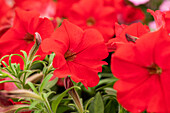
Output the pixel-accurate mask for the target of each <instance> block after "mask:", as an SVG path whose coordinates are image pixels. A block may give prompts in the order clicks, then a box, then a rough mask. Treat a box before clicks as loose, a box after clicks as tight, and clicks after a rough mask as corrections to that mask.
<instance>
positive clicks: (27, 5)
mask: <svg viewBox="0 0 170 113" xmlns="http://www.w3.org/2000/svg"><path fill="white" fill-rule="evenodd" d="M15 7H19V8H21V9H23V10H26V11H32V10H35V11H37V12H39V13H40V16H42V17H53V16H55V14H56V3H55V2H54V0H15Z"/></svg>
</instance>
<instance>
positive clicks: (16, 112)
mask: <svg viewBox="0 0 170 113" xmlns="http://www.w3.org/2000/svg"><path fill="white" fill-rule="evenodd" d="M22 109H29V107H20V108H18V109H17V110H16V111H15V112H14V113H18V112H19V111H20V110H22Z"/></svg>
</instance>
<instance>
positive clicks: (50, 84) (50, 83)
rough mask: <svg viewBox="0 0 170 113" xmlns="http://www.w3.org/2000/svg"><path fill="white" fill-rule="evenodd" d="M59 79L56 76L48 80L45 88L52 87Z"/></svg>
mask: <svg viewBox="0 0 170 113" xmlns="http://www.w3.org/2000/svg"><path fill="white" fill-rule="evenodd" d="M57 81H58V78H57V77H56V78H55V79H54V80H52V81H50V82H48V84H47V85H46V86H45V87H44V88H52V87H53V86H54V85H55V84H56V83H57Z"/></svg>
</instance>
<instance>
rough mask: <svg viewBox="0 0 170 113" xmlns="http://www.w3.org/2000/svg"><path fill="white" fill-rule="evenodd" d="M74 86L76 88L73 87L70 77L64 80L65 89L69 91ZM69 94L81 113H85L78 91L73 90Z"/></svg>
mask: <svg viewBox="0 0 170 113" xmlns="http://www.w3.org/2000/svg"><path fill="white" fill-rule="evenodd" d="M72 86H74V85H73V82H72V81H71V79H70V77H66V78H65V79H64V87H65V88H66V89H69V88H70V87H72ZM68 93H69V95H70V96H71V97H72V98H73V101H74V103H75V105H76V107H77V109H78V111H79V113H84V109H83V104H82V102H81V100H80V97H79V95H78V93H77V92H76V90H75V89H71V90H70V91H69V92H68Z"/></svg>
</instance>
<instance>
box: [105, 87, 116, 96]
mask: <svg viewBox="0 0 170 113" xmlns="http://www.w3.org/2000/svg"><path fill="white" fill-rule="evenodd" d="M104 90H105V92H106V93H107V94H108V95H114V96H116V94H117V91H116V90H115V89H113V88H104Z"/></svg>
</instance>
